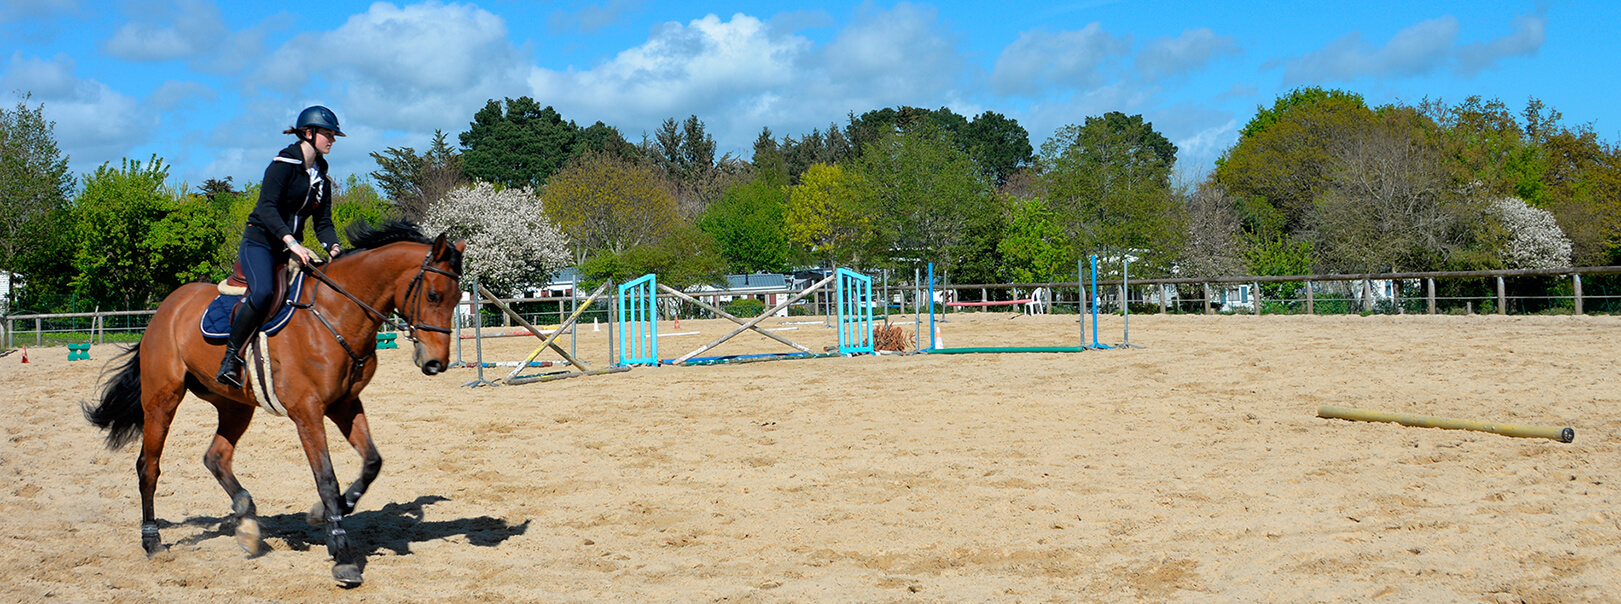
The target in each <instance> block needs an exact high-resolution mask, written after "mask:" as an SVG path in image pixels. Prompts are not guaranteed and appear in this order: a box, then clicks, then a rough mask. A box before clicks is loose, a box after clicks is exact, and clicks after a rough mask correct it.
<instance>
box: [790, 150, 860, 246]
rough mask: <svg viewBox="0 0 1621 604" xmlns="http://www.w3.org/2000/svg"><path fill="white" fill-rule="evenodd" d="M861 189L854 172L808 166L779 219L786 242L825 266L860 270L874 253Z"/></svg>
mask: <svg viewBox="0 0 1621 604" xmlns="http://www.w3.org/2000/svg"><path fill="white" fill-rule="evenodd" d="M863 190H864V186H863V184H862V183H861V177H860V175H859V174H855V173H850V172H846V171H845V170H843V169H842V168H839V167H838V166H828V165H824V164H816V165H814V166H811V167H810V169H808V170H806V171H805V174H804V175H803V176H802V177H801V178H800V183H799V184H797V185H794V186H792V187H789V189H788V213H787V215H786V216H785V217H784V219H783V220H784V229H785V230H786V231H787V234H788V240H789V241H792V242H793V243H795V244H796V245H800V246H804V247H805V249H807V250H808V251H809V252H810V253H811V254H812V255H814V256H817V257H819V258H820V259H821V260H824V261H826V262H827V263H828V264H829V265H834V264H843V265H845V266H855V267H860V266H862V265H863V264H862V263H863V262H864V261H868V260H869V259H870V258H871V257H872V255H873V253H874V250H873V249H872V248H873V245H872V244H873V240H874V239H875V237H874V235H875V231H874V229H873V213H872V212H870V211H868V207H869V206H868V204H867V201H866V200H864V199H863V198H862V194H863Z"/></svg>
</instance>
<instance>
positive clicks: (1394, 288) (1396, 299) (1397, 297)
mask: <svg viewBox="0 0 1621 604" xmlns="http://www.w3.org/2000/svg"><path fill="white" fill-rule="evenodd" d="M1390 305H1391V306H1395V307H1396V314H1398V315H1405V314H1407V309H1405V308H1402V307H1401V279H1391V280H1390Z"/></svg>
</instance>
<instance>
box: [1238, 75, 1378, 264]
mask: <svg viewBox="0 0 1621 604" xmlns="http://www.w3.org/2000/svg"><path fill="white" fill-rule="evenodd" d="M1374 119H1375V116H1374V114H1373V111H1372V110H1370V109H1368V106H1367V105H1366V104H1365V103H1364V102H1363V101H1362V97H1361V95H1356V94H1351V93H1346V92H1341V91H1338V90H1323V89H1320V88H1305V89H1297V90H1295V91H1293V92H1291V93H1289V94H1288V95H1285V96H1283V97H1280V98H1279V99H1278V100H1277V102H1275V103H1274V104H1273V107H1272V109H1264V108H1263V109H1261V110H1260V111H1259V113H1257V114H1256V116H1255V118H1253V119H1251V120H1250V122H1249V124H1246V125H1245V126H1244V130H1243V131H1242V133H1241V136H1240V137H1239V140H1238V143H1237V144H1235V145H1233V147H1232V148H1231V149H1228V150H1227V153H1226V154H1225V155H1224V156H1223V157H1222V158H1221V160H1220V161H1219V162H1218V165H1217V166H1216V172H1215V179H1216V183H1217V184H1219V185H1221V186H1222V187H1223V188H1225V189H1226V190H1227V192H1228V193H1229V194H1231V195H1234V196H1236V197H1238V198H1240V199H1248V198H1252V197H1256V198H1260V199H1262V200H1264V201H1265V203H1266V204H1267V205H1269V206H1271V211H1273V212H1276V214H1277V215H1278V216H1279V217H1280V218H1281V225H1282V228H1281V230H1282V233H1264V234H1261V235H1262V236H1265V237H1275V236H1277V235H1281V234H1294V233H1296V232H1298V231H1301V230H1303V229H1305V228H1306V221H1307V218H1308V216H1309V215H1310V214H1311V211H1312V205H1313V202H1314V201H1315V200H1316V198H1317V195H1318V194H1319V193H1320V192H1322V190H1323V189H1324V188H1325V187H1326V186H1327V184H1328V180H1329V171H1330V169H1331V166H1332V164H1333V161H1334V158H1333V157H1331V155H1330V153H1329V149H1330V148H1331V147H1332V145H1333V144H1334V143H1335V142H1336V141H1339V140H1343V139H1344V138H1346V137H1347V136H1350V135H1351V133H1353V132H1359V131H1363V130H1365V129H1366V128H1367V127H1368V124H1370V123H1372V122H1373V121H1374Z"/></svg>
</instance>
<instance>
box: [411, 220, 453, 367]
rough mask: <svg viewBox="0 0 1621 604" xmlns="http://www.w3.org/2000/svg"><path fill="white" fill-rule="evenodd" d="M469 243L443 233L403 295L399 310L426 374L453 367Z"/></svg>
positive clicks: (415, 356)
mask: <svg viewBox="0 0 1621 604" xmlns="http://www.w3.org/2000/svg"><path fill="white" fill-rule="evenodd" d="M465 251H467V243H466V242H464V241H457V242H455V243H451V242H450V241H448V240H447V239H446V237H445V234H443V233H440V234H439V237H438V238H436V239H434V241H433V243H432V244H431V245H430V247H429V250H428V253H427V255H426V256H425V257H424V258H423V261H422V270H421V271H420V272H419V273H418V275H417V276H416V277H415V278H414V279H412V282H411V284H410V285H408V286H406V288H405V291H403V292H402V293H401V294H400V299H399V300H398V301H397V304H398V307H399V308H400V309H401V310H402V311H403V314H404V315H405V318H406V320H408V321H410V322H411V326H412V327H413V330H412V331H413V336H414V339H415V344H414V347H413V350H412V352H411V360H412V362H415V363H416V365H417V367H420V368H421V369H422V373H424V374H427V375H435V374H438V373H439V372H442V371H444V370H445V368H446V367H449V366H450V340H451V338H452V337H454V331H453V330H452V329H450V327H449V326H451V325H453V323H452V321H454V320H455V313H456V305H457V304H458V303H460V302H461V286H460V280H461V274H462V253H463V252H465Z"/></svg>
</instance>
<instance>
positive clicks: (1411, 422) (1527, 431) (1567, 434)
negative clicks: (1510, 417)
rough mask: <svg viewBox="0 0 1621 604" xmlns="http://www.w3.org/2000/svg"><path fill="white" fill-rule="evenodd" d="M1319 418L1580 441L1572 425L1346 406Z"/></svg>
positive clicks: (1321, 411) (1324, 408) (1324, 411)
mask: <svg viewBox="0 0 1621 604" xmlns="http://www.w3.org/2000/svg"><path fill="white" fill-rule="evenodd" d="M1317 417H1324V418H1333V419H1349V420H1356V421H1363V422H1395V423H1398V424H1401V425H1403V426H1416V427H1420V428H1446V429H1448V430H1475V431H1478V432H1491V433H1492V434H1501V435H1503V436H1518V437H1520V438H1548V439H1553V440H1557V441H1559V442H1563V443H1568V442H1572V441H1574V440H1576V431H1575V430H1573V429H1571V428H1553V427H1547V426H1522V425H1519V424H1499V423H1495V422H1475V421H1469V420H1463V419H1449V418H1445V417H1432V416H1428V415H1411V414H1407V413H1384V412H1381V411H1365V410H1362V409H1347V408H1345V407H1332V406H1327V405H1325V406H1322V407H1318V408H1317Z"/></svg>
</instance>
